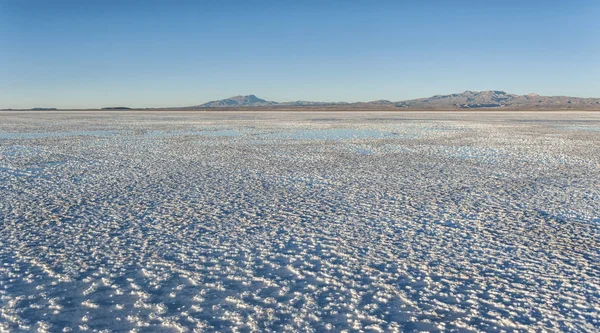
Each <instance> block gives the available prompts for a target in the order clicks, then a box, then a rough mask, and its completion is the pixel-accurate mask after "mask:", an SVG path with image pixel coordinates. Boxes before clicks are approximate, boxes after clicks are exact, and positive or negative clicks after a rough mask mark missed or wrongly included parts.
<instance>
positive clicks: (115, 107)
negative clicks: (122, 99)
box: [102, 106, 131, 110]
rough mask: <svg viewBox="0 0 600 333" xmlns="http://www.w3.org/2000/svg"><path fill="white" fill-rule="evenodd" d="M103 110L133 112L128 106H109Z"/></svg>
mask: <svg viewBox="0 0 600 333" xmlns="http://www.w3.org/2000/svg"><path fill="white" fill-rule="evenodd" d="M102 110H131V108H129V107H126V106H108V107H105V108H102Z"/></svg>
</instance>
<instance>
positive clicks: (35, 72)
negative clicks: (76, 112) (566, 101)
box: [0, 0, 600, 108]
mask: <svg viewBox="0 0 600 333" xmlns="http://www.w3.org/2000/svg"><path fill="white" fill-rule="evenodd" d="M488 89H499V90H506V91H508V92H513V93H519V94H525V93H529V92H536V93H539V94H543V95H572V96H582V97H600V1H598V0H570V1H567V0H564V1H553V0H545V1H541V0H530V1H528V0H520V1H512V0H508V1H484V0H479V1H459V0H456V1H450V0H447V1H435V0H430V1H416V0H415V1H400V0H397V1H311V0H305V1H252V0H248V1H233V0H230V1H228V0H223V1H216V0H214V1H176V0H174V1H152V0H146V1H127V0H118V1H117V0H89V1H83V0H76V1H75V0H72V1H66V0H53V1H49V0H0V108H30V107H35V106H44V107H61V108H79V107H101V106H113V105H126V106H139V107H160V106H185V105H196V104H200V103H203V102H206V101H209V100H214V99H220V98H225V97H229V96H231V95H238V94H256V95H257V96H259V97H263V98H266V99H270V100H276V101H288V100H318V101H340V100H344V101H358V100H362V101H367V100H375V99H390V100H394V101H397V100H403V99H410V98H417V97H426V96H429V95H434V94H443V93H453V92H462V91H464V90H488Z"/></svg>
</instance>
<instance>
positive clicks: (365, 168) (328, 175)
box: [0, 111, 600, 332]
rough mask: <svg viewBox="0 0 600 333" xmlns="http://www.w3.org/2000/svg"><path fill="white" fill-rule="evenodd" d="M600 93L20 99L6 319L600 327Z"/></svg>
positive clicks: (9, 127) (11, 170) (3, 189)
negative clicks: (594, 96) (554, 106)
mask: <svg viewBox="0 0 600 333" xmlns="http://www.w3.org/2000/svg"><path fill="white" fill-rule="evenodd" d="M599 226H600V113H593V112H567V113H558V112H542V113H534V112H529V113H493V112H487V113H474V112H471V113H455V112H446V113H443V112H421V113H417V112H406V113H400V112H389V113H383V112H365V113H343V112H332V113H316V112H297V113H277V112H257V113H249V112H248V113H244V112H163V113H159V112H154V113H153V112H57V111H54V112H21V113H17V112H0V331H10V332H12V331H32V330H40V331H44V330H47V331H52V332H55V331H64V332H68V331H82V330H89V331H102V330H105V331H130V330H134V331H135V330H139V331H159V332H160V331H165V332H168V331H194V330H196V331H222V332H228V331H231V332H234V331H239V332H253V331H256V332H259V331H260V332H282V331H300V332H312V331H315V332H317V331H318V332H322V331H328V330H329V331H335V332H338V331H342V330H348V331H356V332H358V331H365V332H378V331H390V332H393V331H422V330H426V331H461V332H462V331H501V330H506V331H511V330H519V331H524V330H535V331H539V330H549V331H575V332H581V331H598V330H600V238H599V236H600V229H599Z"/></svg>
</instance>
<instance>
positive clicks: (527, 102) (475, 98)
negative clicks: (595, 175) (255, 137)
mask: <svg viewBox="0 0 600 333" xmlns="http://www.w3.org/2000/svg"><path fill="white" fill-rule="evenodd" d="M282 107H283V108H288V107H289V108H294V107H325V108H382V109H388V108H391V109H397V108H402V109H423V110H427V109H429V110H438V109H439V110H455V109H523V110H533V109H598V110H600V98H581V97H568V96H540V95H537V94H527V95H515V94H509V93H507V92H504V91H500V90H487V91H465V92H463V93H458V94H450V95H435V96H432V97H428V98H418V99H411V100H405V101H398V102H392V101H388V100H377V101H370V102H353V103H348V102H310V101H292V102H274V101H268V100H265V99H262V98H258V97H256V96H255V95H246V96H233V97H229V98H225V99H221V100H216V101H211V102H208V103H204V104H201V105H196V106H189V107H186V108H187V109H189V108H191V109H195V108H282Z"/></svg>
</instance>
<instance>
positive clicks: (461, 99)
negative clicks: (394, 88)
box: [395, 90, 600, 110]
mask: <svg viewBox="0 0 600 333" xmlns="http://www.w3.org/2000/svg"><path fill="white" fill-rule="evenodd" d="M395 105H396V106H397V107H402V108H416V109H477V108H513V109H514V108H523V109H528V110H529V109H551V108H555V109H565V108H568V109H577V108H594V107H595V108H600V98H580V97H568V96H540V95H538V94H528V95H515V94H509V93H506V92H504V91H499V90H488V91H465V92H463V93H460V94H451V95H436V96H432V97H429V98H419V99H413V100H408V101H400V102H396V103H395Z"/></svg>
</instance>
